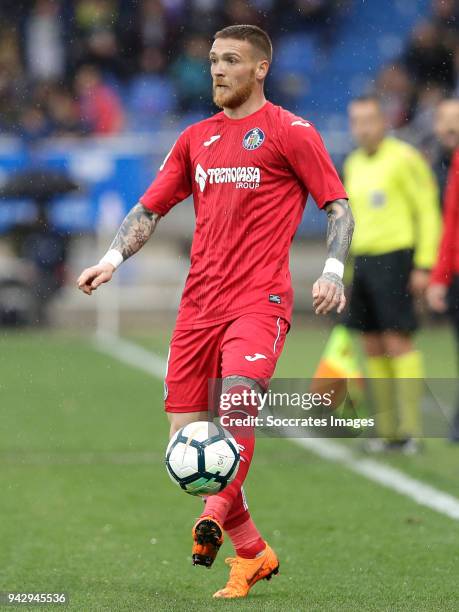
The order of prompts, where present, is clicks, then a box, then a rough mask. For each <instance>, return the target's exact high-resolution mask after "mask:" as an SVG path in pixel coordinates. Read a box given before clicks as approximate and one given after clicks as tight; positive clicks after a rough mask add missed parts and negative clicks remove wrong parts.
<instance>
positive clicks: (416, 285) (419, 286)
mask: <svg viewBox="0 0 459 612" xmlns="http://www.w3.org/2000/svg"><path fill="white" fill-rule="evenodd" d="M429 279H430V272H429V271H428V270H413V271H412V272H411V274H410V280H409V282H408V289H409V290H410V293H411V294H412V295H414V296H415V297H417V298H420V297H422V296H423V295H424V294H425V292H426V290H427V287H428V286H429Z"/></svg>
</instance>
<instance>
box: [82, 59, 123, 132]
mask: <svg viewBox="0 0 459 612" xmlns="http://www.w3.org/2000/svg"><path fill="white" fill-rule="evenodd" d="M75 87H76V91H77V94H78V98H79V103H80V119H81V121H82V122H83V123H84V124H86V125H87V126H88V130H89V132H90V133H92V134H105V135H108V134H116V133H118V132H120V131H121V129H122V127H123V123H124V116H123V109H122V107H121V102H120V100H119V98H118V96H117V94H116V92H115V91H114V90H113V89H112V88H111V87H109V86H108V85H106V84H104V83H103V82H102V78H101V75H100V72H99V71H98V70H97V68H96V67H95V66H90V65H84V66H82V67H81V68H80V69H79V71H78V73H77V75H76V77H75Z"/></svg>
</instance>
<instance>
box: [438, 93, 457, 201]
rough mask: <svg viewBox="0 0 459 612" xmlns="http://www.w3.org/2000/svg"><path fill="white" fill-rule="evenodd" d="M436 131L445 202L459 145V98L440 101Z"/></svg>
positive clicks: (442, 192)
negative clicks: (448, 178) (448, 180)
mask: <svg viewBox="0 0 459 612" xmlns="http://www.w3.org/2000/svg"><path fill="white" fill-rule="evenodd" d="M433 127H434V133H435V137H436V139H437V142H438V145H437V147H436V151H435V154H434V157H433V163H432V166H433V169H434V172H435V174H436V176H437V180H438V184H439V187H440V192H441V201H442V203H443V199H444V192H445V186H446V180H447V176H448V172H449V168H450V165H451V159H452V156H453V153H454V150H455V149H457V148H458V147H459V99H458V98H447V99H446V100H443V101H442V102H440V104H439V105H438V107H437V110H436V113H435V119H434V124H433Z"/></svg>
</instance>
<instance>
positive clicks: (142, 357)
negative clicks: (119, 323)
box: [94, 334, 166, 379]
mask: <svg viewBox="0 0 459 612" xmlns="http://www.w3.org/2000/svg"><path fill="white" fill-rule="evenodd" d="M94 344H95V347H96V348H97V350H99V351H100V352H102V353H105V354H107V355H110V357H114V358H115V359H117V360H118V361H121V362H122V363H126V364H127V365H130V366H132V367H134V368H137V369H138V370H142V371H143V372H146V373H147V374H150V375H153V376H155V377H156V378H160V379H163V378H164V375H165V373H166V361H165V360H164V359H163V358H162V357H158V355H155V354H154V353H152V352H151V351H148V350H147V349H144V348H143V347H142V346H139V345H138V344H135V343H134V342H130V341H129V340H124V339H123V338H119V337H117V336H111V335H108V334H97V335H96V337H95V340H94Z"/></svg>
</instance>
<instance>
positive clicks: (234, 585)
mask: <svg viewBox="0 0 459 612" xmlns="http://www.w3.org/2000/svg"><path fill="white" fill-rule="evenodd" d="M225 563H227V564H228V565H230V566H231V570H230V575H229V580H228V582H227V583H226V586H225V588H223V589H220V590H219V591H217V592H216V593H214V597H217V598H220V597H221V598H226V599H234V598H236V597H246V596H247V594H248V592H249V591H250V589H251V588H252V587H253V585H254V584H255V583H256V582H258V581H259V580H262V579H263V578H264V579H265V580H271V576H272V575H273V574H274V575H275V574H278V573H279V559H278V558H277V556H276V553H275V552H274V551H273V549H272V548H271V546H269V544H266V548H265V550H264V551H263V554H262V555H260V556H259V557H256V558H255V559H244V558H243V557H229V558H228V559H225Z"/></svg>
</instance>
